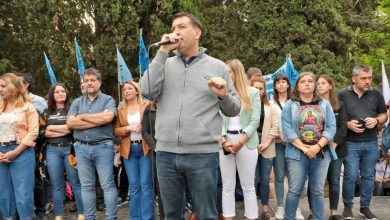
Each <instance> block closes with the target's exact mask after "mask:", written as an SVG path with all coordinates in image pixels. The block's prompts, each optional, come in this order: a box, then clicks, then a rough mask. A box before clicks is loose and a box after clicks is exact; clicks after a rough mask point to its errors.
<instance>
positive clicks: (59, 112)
mask: <svg viewBox="0 0 390 220" xmlns="http://www.w3.org/2000/svg"><path fill="white" fill-rule="evenodd" d="M62 109H64V108H59V109H57V114H56V116H60V114H61V112H62Z"/></svg>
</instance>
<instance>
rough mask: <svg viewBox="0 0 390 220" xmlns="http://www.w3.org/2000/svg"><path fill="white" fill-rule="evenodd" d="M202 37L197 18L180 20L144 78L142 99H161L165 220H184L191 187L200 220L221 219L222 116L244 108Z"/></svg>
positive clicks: (175, 19)
mask: <svg viewBox="0 0 390 220" xmlns="http://www.w3.org/2000/svg"><path fill="white" fill-rule="evenodd" d="M201 34H202V24H201V22H200V21H199V19H198V18H197V17H195V16H194V15H191V14H188V13H184V12H182V13H178V14H175V15H174V16H173V22H172V33H170V34H164V35H163V36H162V40H161V41H162V42H163V41H167V40H168V39H169V42H170V43H169V44H163V45H161V46H160V48H159V50H158V52H157V55H156V56H155V58H154V59H153V61H152V63H151V64H150V66H149V73H146V74H145V75H144V76H143V77H142V78H141V90H142V93H143V94H144V95H147V96H150V97H158V111H157V116H156V117H157V119H156V126H155V128H156V139H157V146H156V150H157V157H156V160H157V177H158V181H159V185H160V192H161V198H162V201H163V205H164V212H165V216H166V219H175V220H176V219H184V217H183V213H184V212H183V210H184V202H185V196H184V187H185V185H186V182H188V186H189V189H190V192H191V195H192V200H193V209H194V210H193V211H194V212H195V213H196V215H197V218H198V219H200V220H201V219H202V220H203V219H217V210H216V192H217V178H218V173H217V168H218V151H219V149H220V147H221V144H220V143H219V140H220V138H221V132H222V119H221V116H220V115H219V110H221V111H222V112H223V113H224V114H225V115H227V116H230V117H233V116H236V115H237V114H238V113H239V112H240V107H241V103H240V100H239V97H238V96H237V94H236V92H235V90H234V87H233V84H232V81H231V79H230V77H229V72H228V70H227V67H226V65H225V64H224V63H223V62H222V61H220V60H218V59H215V58H213V57H211V56H209V55H207V54H206V49H205V48H202V47H200V46H199V39H200V37H201ZM172 50H174V53H175V56H173V57H168V54H169V53H170V52H171V51H172ZM148 75H149V80H148Z"/></svg>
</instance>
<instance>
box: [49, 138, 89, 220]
mask: <svg viewBox="0 0 390 220" xmlns="http://www.w3.org/2000/svg"><path fill="white" fill-rule="evenodd" d="M69 154H70V146H64V147H57V146H54V145H50V144H49V145H48V146H47V150H46V163H47V169H48V171H49V176H50V181H51V183H52V185H53V192H54V213H55V215H56V216H62V215H64V209H63V207H64V200H65V186H66V185H65V177H64V171H65V170H66V176H67V179H68V181H69V183H70V185H71V186H72V191H73V195H74V197H75V200H76V205H77V211H78V213H80V214H82V213H83V202H82V200H81V184H80V179H79V174H78V171H77V169H75V168H73V167H72V166H71V165H70V164H69V160H68V156H69Z"/></svg>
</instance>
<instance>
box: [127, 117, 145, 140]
mask: <svg viewBox="0 0 390 220" xmlns="http://www.w3.org/2000/svg"><path fill="white" fill-rule="evenodd" d="M127 122H128V123H129V125H138V124H141V115H140V113H139V112H137V113H135V114H128V115H127ZM130 140H132V141H137V140H142V133H141V132H131V133H130Z"/></svg>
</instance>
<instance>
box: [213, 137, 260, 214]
mask: <svg viewBox="0 0 390 220" xmlns="http://www.w3.org/2000/svg"><path fill="white" fill-rule="evenodd" d="M240 137H241V134H237V135H230V134H228V136H227V140H228V141H229V142H231V143H234V142H236V141H238V139H239V138H240ZM257 157H258V153H257V149H256V148H255V149H253V150H250V149H248V148H247V147H246V145H244V146H243V147H242V148H241V150H239V151H238V152H237V153H236V154H229V155H224V154H223V150H222V149H221V150H220V151H219V164H220V168H221V176H222V185H223V186H222V210H223V216H224V217H234V216H235V215H236V209H235V198H234V191H235V188H236V170H238V175H239V177H240V183H241V187H242V191H243V193H244V205H245V206H244V207H245V214H244V215H245V217H246V218H249V219H256V218H257V217H258V208H257V198H256V190H255V170H256V164H257Z"/></svg>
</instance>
